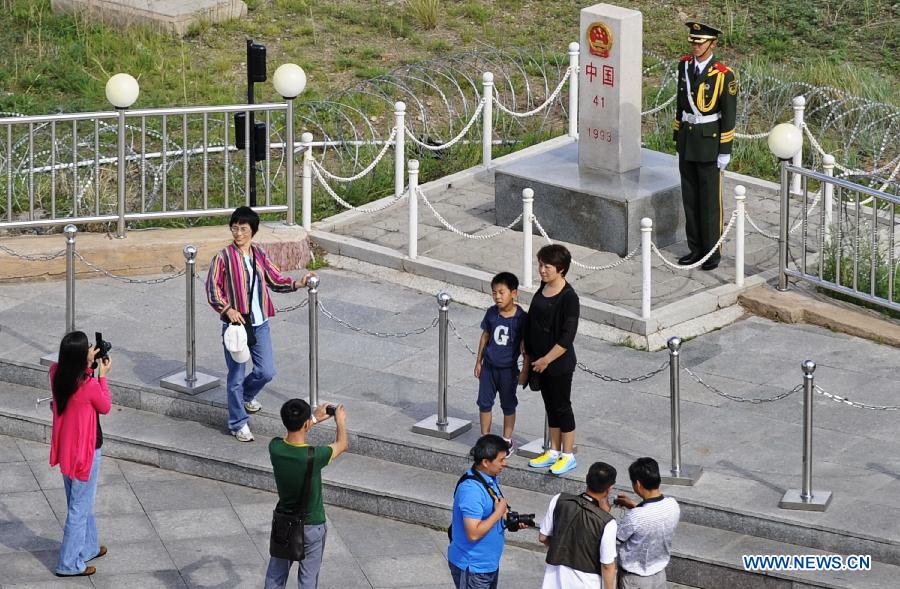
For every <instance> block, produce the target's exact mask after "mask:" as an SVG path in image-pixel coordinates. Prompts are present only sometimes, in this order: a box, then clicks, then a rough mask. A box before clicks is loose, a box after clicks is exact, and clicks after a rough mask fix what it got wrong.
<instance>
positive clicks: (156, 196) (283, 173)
mask: <svg viewBox="0 0 900 589" xmlns="http://www.w3.org/2000/svg"><path fill="white" fill-rule="evenodd" d="M292 107H293V101H292V100H286V102H284V103H268V104H253V105H247V104H240V105H225V106H202V107H176V108H154V109H136V110H126V109H118V110H116V111H108V112H90V113H77V114H55V115H40V116H16V117H3V118H0V144H2V147H3V150H0V151H3V153H4V155H5V157H3V158H0V177H2V184H3V185H0V203H2V205H0V209H2V210H3V214H2V216H0V228H4V229H12V228H29V227H49V226H57V225H67V224H70V223H71V224H75V225H79V224H87V223H115V224H116V235H117V236H118V237H124V236H125V232H126V224H127V223H128V222H130V221H148V220H154V219H170V218H178V219H186V218H194V217H213V216H223V215H228V214H231V212H232V210H233V208H234V207H235V206H237V205H239V204H250V201H251V180H250V179H251V174H254V173H256V174H257V175H260V180H261V181H260V183H259V199H258V201H257V205H258V206H257V207H256V210H257V211H258V212H260V213H286V214H287V222H288V223H293V218H294V196H293V183H292V182H290V181H288V179H289V178H292V176H293V163H294V162H293V158H294V152H295V149H296V147H298V146H299V144H294V147H295V149H285V146H286V145H288V144H290V143H294V141H293V128H294V121H293V118H294V117H293V116H292V114H293V108H292ZM251 112H252V113H254V114H255V118H256V119H257V120H264V121H265V124H266V127H265V128H266V132H265V146H266V148H265V150H264V152H265V157H264V159H261V160H260V161H259V162H251V161H250V150H248V149H241V148H242V147H243V146H244V145H246V143H247V142H248V141H252V137H253V134H254V132H253V131H252V130H251V129H250V126H249V119H250V116H249V114H250V113H251ZM238 113H244V115H245V116H244V123H243V129H237V128H235V123H234V118H233V115H235V114H238ZM239 131H240V132H241V133H240V134H241V135H242V136H243V137H242V139H243V141H242V144H241V145H238V144H237V141H236V139H237V138H238V137H237V135H238V132H239Z"/></svg>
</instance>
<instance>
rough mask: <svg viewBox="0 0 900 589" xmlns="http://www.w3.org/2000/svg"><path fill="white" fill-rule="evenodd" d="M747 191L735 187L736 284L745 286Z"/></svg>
mask: <svg viewBox="0 0 900 589" xmlns="http://www.w3.org/2000/svg"><path fill="white" fill-rule="evenodd" d="M746 199H747V189H746V188H744V187H743V186H741V185H740V184H738V185H737V186H735V187H734V204H735V208H736V209H737V219H735V228H734V229H735V231H736V236H735V245H734V284H735V285H736V286H739V287H740V286H744V214H745V204H746V203H745V201H746Z"/></svg>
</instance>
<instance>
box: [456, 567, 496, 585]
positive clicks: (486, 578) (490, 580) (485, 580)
mask: <svg viewBox="0 0 900 589" xmlns="http://www.w3.org/2000/svg"><path fill="white" fill-rule="evenodd" d="M447 564H448V565H450V576H451V577H453V584H454V585H456V589H497V580H498V579H499V578H500V569H497V570H496V571H494V572H492V573H473V572H472V571H470V570H465V571H464V570H462V569H461V568H459V567H458V566H456V565H455V564H453V563H452V562H448V563H447Z"/></svg>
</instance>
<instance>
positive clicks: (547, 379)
mask: <svg viewBox="0 0 900 589" xmlns="http://www.w3.org/2000/svg"><path fill="white" fill-rule="evenodd" d="M573 374H574V373H572V372H566V373H564V374H547V372H546V371H544V372H542V373H541V376H540V381H541V398H542V399H543V400H544V409H545V410H546V411H547V424H548V425H549V426H550V427H552V428H559V431H560V432H562V433H564V434H565V433H568V432H571V431H575V414H574V413H573V412H572V400H571V399H572V376H573Z"/></svg>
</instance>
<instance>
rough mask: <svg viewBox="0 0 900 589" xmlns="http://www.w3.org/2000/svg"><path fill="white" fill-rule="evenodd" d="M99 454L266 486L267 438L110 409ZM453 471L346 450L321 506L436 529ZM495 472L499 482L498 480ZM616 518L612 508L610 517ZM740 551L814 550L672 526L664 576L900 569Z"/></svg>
mask: <svg viewBox="0 0 900 589" xmlns="http://www.w3.org/2000/svg"><path fill="white" fill-rule="evenodd" d="M43 394H45V393H44V391H43V390H42V389H35V388H29V387H23V386H10V385H8V384H4V385H2V386H0V433H2V434H5V435H11V436H16V437H20V438H24V439H30V440H35V441H41V442H47V441H49V439H50V415H49V407H48V406H47V405H46V404H45V405H40V406H37V405H35V399H36V398H37V397H39V396H42V395H43ZM103 426H104V428H103V429H104V452H105V453H106V454H107V455H109V456H113V457H116V458H121V459H125V460H132V461H136V462H141V463H145V464H150V465H153V466H157V467H160V468H166V469H170V470H175V471H178V472H183V473H187V474H192V475H199V476H204V477H208V478H212V479H216V480H221V481H226V482H230V483H236V484H242V485H246V486H249V487H253V488H258V489H265V490H274V481H273V480H272V476H271V467H270V465H269V462H268V455H267V452H266V450H265V448H266V445H267V444H268V442H269V440H270V439H271V438H269V437H268V436H264V435H257V441H256V442H255V443H250V444H241V443H238V442H236V441H234V440H233V439H232V438H231V437H230V435H229V434H228V433H227V432H226V431H224V430H223V429H221V428H214V427H210V426H206V425H202V424H198V423H196V422H192V421H187V420H181V419H174V418H171V417H166V416H163V415H159V414H157V413H152V412H147V411H140V410H135V409H131V408H128V407H122V406H119V405H114V406H113V409H112V411H111V412H110V414H109V415H108V416H105V417H104V418H103ZM457 474H458V473H454V474H450V473H445V472H439V471H434V470H426V469H423V468H419V467H416V466H411V465H408V464H403V463H400V462H389V461H386V460H382V459H380V458H375V457H372V456H365V455H360V454H355V453H350V454H347V455H345V456H343V457H341V459H340V460H338V461H336V462H335V463H334V464H332V465H331V466H329V468H328V469H327V470H325V471H324V484H325V498H326V501H327V502H328V503H330V504H334V505H339V506H341V507H347V508H350V509H355V510H358V511H363V512H367V513H372V514H375V515H379V516H384V517H391V518H396V519H399V520H403V521H407V522H411V523H416V524H421V525H427V526H431V527H437V528H442V527H444V526H446V525H447V522H448V521H449V519H450V508H451V505H452V489H453V486H454V484H455V482H456V479H457ZM505 478H506V477H505V476H504V480H505ZM504 489H505V491H506V493H507V496H508V498H509V500H510V503H511V504H512V505H513V506H515V508H516V509H517V510H518V511H520V512H529V513H535V514H537V518H540V517H542V516H543V512H544V510H545V509H546V505H547V504H548V503H549V500H550V496H551V495H550V494H549V493H545V492H539V491H533V490H527V489H522V488H517V487H515V486H511V485H505V486H504ZM614 515H616V514H614ZM509 541H511V542H514V543H516V544H519V545H522V546H527V547H529V548H532V549H535V550H539V549H540V546H539V545H538V544H537V542H536V532H535V531H534V530H524V531H521V532H518V533H517V534H515V535H510V538H509ZM743 554H823V552H822V551H818V550H814V549H810V548H807V547H803V546H798V545H793V544H789V543H784V542H779V541H775V540H766V539H763V538H759V537H754V536H751V535H747V534H742V533H737V532H732V531H727V530H721V529H715V528H710V527H706V526H700V525H695V524H691V523H689V522H682V523H681V525H680V527H679V531H678V534H677V536H676V541H675V546H674V550H673V561H672V564H671V565H670V569H669V573H670V574H669V577H670V578H671V580H672V581H674V582H677V583H685V584H688V585H690V586H694V587H700V588H703V589H713V588H715V589H719V588H721V587H740V588H744V587H746V588H749V589H756V588H760V589H771V588H778V589H781V588H784V589H797V588H807V587H822V588H828V589H849V588H851V587H853V588H857V589H869V588H872V589H875V588H884V587H890V586H893V585H892V584H893V583H895V582H896V579H897V578H900V567H898V566H894V565H890V564H884V563H881V562H873V565H872V570H871V571H869V572H864V573H863V572H815V573H795V572H768V573H755V572H748V571H744V570H743V567H742V565H741V555H743Z"/></svg>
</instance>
